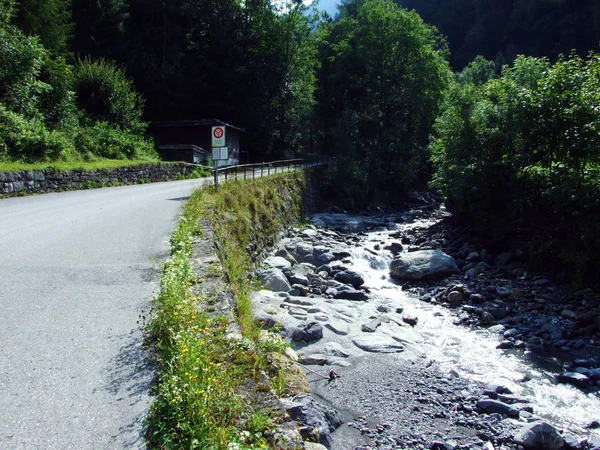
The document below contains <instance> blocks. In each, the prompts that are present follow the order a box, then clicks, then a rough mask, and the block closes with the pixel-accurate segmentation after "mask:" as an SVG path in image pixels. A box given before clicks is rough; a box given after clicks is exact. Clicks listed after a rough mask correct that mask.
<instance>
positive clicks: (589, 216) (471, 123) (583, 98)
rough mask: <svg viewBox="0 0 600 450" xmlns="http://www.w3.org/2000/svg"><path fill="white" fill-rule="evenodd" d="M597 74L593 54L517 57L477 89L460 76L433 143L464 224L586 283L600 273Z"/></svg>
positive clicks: (599, 67)
mask: <svg viewBox="0 0 600 450" xmlns="http://www.w3.org/2000/svg"><path fill="white" fill-rule="evenodd" d="M479 63H480V65H482V66H484V64H482V62H481V61H479ZM598 73H600V58H599V57H598V56H596V55H590V58H589V59H588V60H585V61H584V60H582V59H581V58H579V57H577V56H572V57H570V58H560V59H559V60H558V61H557V62H556V63H555V64H554V65H551V64H550V63H549V62H548V61H547V60H545V59H539V58H530V57H519V58H517V60H516V61H515V63H514V65H513V66H512V67H508V68H505V69H504V71H503V72H502V76H501V77H500V78H498V79H491V80H489V81H487V82H486V83H484V84H479V85H476V84H475V83H474V82H473V80H472V77H471V78H470V77H468V76H467V77H465V76H461V75H459V76H458V77H457V80H458V81H457V82H455V83H454V84H453V85H452V87H451V89H450V91H449V93H448V95H447V97H446V101H445V106H444V108H443V113H442V114H441V115H440V116H439V117H438V119H437V121H436V124H435V134H434V138H433V139H432V141H431V144H430V149H431V152H432V160H433V163H434V165H435V166H436V169H437V172H436V177H435V180H434V182H435V184H436V185H437V186H438V187H440V188H441V189H442V191H443V192H444V194H445V195H446V197H447V199H448V206H449V208H450V209H451V210H452V211H453V212H454V214H455V217H456V218H457V220H459V221H462V222H468V223H470V224H472V225H473V227H474V228H475V229H476V231H477V232H479V233H480V234H482V235H484V236H486V237H487V238H489V239H492V240H493V241H496V242H497V243H498V244H499V245H500V244H501V245H509V244H512V245H526V246H527V247H528V249H529V255H530V257H531V261H532V262H533V263H535V264H536V265H537V267H538V268H542V269H549V270H553V271H556V272H558V271H564V272H565V273H570V274H574V275H576V276H577V278H578V279H579V280H583V279H584V278H586V277H588V276H593V275H594V274H597V271H598V269H600V264H599V263H598V262H597V253H598V251H600V207H599V200H598V198H600V183H599V180H600V152H598V151H597V149H598V148H599V147H600V110H599V109H598V104H600V93H599V92H598V90H597V77H598Z"/></svg>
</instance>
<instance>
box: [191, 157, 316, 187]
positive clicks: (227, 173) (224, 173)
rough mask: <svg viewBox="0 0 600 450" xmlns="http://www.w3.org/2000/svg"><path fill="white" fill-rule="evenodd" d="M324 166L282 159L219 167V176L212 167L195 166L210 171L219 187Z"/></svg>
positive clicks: (311, 162) (298, 160) (302, 160)
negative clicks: (220, 184) (223, 184)
mask: <svg viewBox="0 0 600 450" xmlns="http://www.w3.org/2000/svg"><path fill="white" fill-rule="evenodd" d="M320 164H322V162H317V161H307V160H304V159H282V160H278V161H268V162H261V163H255V164H239V165H236V166H226V167H219V168H218V169H217V174H218V178H217V175H216V174H215V168H214V167H210V166H204V165H201V164H194V165H195V166H197V167H202V168H204V169H208V170H210V171H211V173H212V174H213V176H214V183H215V185H216V186H217V187H218V185H219V183H221V182H225V183H226V182H228V181H230V180H233V181H240V180H242V179H243V180H254V179H256V178H262V177H264V176H269V175H272V174H276V173H283V172H289V171H292V170H296V169H301V168H308V167H314V166H318V165H320Z"/></svg>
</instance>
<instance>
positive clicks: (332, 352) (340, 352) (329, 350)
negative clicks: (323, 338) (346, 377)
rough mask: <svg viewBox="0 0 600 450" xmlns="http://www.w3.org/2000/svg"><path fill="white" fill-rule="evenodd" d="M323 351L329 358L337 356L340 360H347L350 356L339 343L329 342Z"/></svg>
mask: <svg viewBox="0 0 600 450" xmlns="http://www.w3.org/2000/svg"><path fill="white" fill-rule="evenodd" d="M322 351H323V353H324V354H326V355H327V356H337V357H338V358H347V357H348V356H350V353H348V352H347V351H346V350H345V349H344V347H342V345H341V344H338V343H337V342H328V343H327V344H325V345H324V346H323V350H322Z"/></svg>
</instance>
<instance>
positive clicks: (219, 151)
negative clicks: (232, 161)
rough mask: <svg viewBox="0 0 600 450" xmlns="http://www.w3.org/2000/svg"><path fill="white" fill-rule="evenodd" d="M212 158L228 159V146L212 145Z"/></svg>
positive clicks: (217, 159) (214, 159) (215, 159)
mask: <svg viewBox="0 0 600 450" xmlns="http://www.w3.org/2000/svg"><path fill="white" fill-rule="evenodd" d="M212 159H213V161H223V160H225V159H229V147H213V149H212Z"/></svg>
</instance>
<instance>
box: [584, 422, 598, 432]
mask: <svg viewBox="0 0 600 450" xmlns="http://www.w3.org/2000/svg"><path fill="white" fill-rule="evenodd" d="M585 427H586V428H587V429H588V430H596V429H598V428H600V422H599V421H597V420H592V421H591V422H590V423H588V424H587V425H586V426H585Z"/></svg>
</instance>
